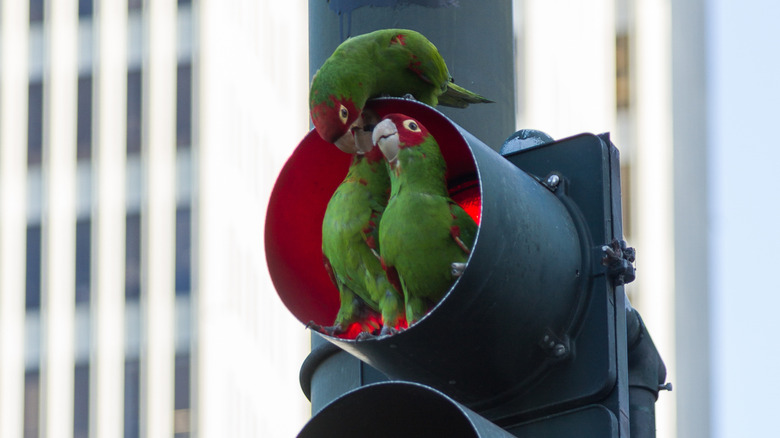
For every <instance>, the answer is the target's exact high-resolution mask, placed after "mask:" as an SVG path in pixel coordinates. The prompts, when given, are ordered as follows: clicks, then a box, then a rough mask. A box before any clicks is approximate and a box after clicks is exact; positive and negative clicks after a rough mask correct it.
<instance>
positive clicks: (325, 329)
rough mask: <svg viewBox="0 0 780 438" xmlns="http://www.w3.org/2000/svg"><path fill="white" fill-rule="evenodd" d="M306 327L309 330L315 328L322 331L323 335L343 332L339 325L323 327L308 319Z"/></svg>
mask: <svg viewBox="0 0 780 438" xmlns="http://www.w3.org/2000/svg"><path fill="white" fill-rule="evenodd" d="M306 328H307V329H309V330H316V331H318V332H320V333H322V334H323V335H328V336H336V335H338V334H340V333H344V329H343V328H342V327H341V326H340V325H333V326H329V327H323V326H321V325H319V324H317V323H316V322H314V321H309V323H308V324H306Z"/></svg>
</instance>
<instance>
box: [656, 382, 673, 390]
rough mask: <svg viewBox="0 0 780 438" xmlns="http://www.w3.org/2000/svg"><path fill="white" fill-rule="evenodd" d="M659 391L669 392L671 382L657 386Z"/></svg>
mask: <svg viewBox="0 0 780 438" xmlns="http://www.w3.org/2000/svg"><path fill="white" fill-rule="evenodd" d="M658 390H659V391H671V390H672V382H666V383H664V384H663V385H658Z"/></svg>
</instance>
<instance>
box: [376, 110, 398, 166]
mask: <svg viewBox="0 0 780 438" xmlns="http://www.w3.org/2000/svg"><path fill="white" fill-rule="evenodd" d="M372 140H373V141H374V144H376V145H377V146H379V149H380V150H381V151H382V155H384V156H385V158H386V159H387V162H388V163H390V164H394V163H395V161H396V160H397V159H398V150H399V147H398V128H397V127H396V126H395V123H393V121H392V120H390V119H385V120H382V121H381V122H379V124H378V125H376V127H374V133H373V135H372Z"/></svg>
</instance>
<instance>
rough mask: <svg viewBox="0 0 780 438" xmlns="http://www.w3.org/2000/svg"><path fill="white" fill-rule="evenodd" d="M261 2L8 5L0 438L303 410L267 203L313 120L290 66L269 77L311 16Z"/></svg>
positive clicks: (157, 428) (269, 425)
mask: <svg viewBox="0 0 780 438" xmlns="http://www.w3.org/2000/svg"><path fill="white" fill-rule="evenodd" d="M256 3H257V2H250V1H246V2H236V3H235V4H234V5H233V6H235V9H231V8H224V7H223V5H222V4H221V3H220V2H197V1H195V2H193V1H189V0H179V1H176V0H169V1H156V0H155V1H149V2H142V1H141V0H129V1H110V0H106V1H94V2H93V1H91V0H88V1H84V0H81V1H79V0H65V1H59V0H58V1H44V0H32V1H30V2H29V3H28V2H17V1H10V0H9V1H3V2H2V6H1V8H0V16H2V27H1V29H2V32H1V33H0V39H1V40H2V63H1V64H0V65H1V66H2V67H0V83H1V84H2V88H0V101H1V102H2V107H0V117H2V122H0V131H1V132H2V142H1V145H0V163H2V164H0V166H2V172H1V173H2V177H0V203H1V205H2V210H1V211H2V214H1V217H0V236H2V237H1V238H0V241H2V245H0V246H1V249H0V277H2V280H1V282H2V283H1V284H2V286H1V287H0V309H2V310H0V321H2V322H0V332H1V333H2V334H1V335H0V388H2V390H0V393H1V394H2V395H1V396H0V436H3V437H121V436H124V437H143V436H146V437H152V436H168V437H170V436H176V437H188V436H197V435H198V433H197V432H196V431H200V435H201V436H289V435H291V434H293V433H294V432H295V431H297V430H298V429H300V427H301V426H302V424H303V422H304V421H305V420H306V418H307V416H308V415H307V410H306V405H305V403H304V401H305V398H304V397H303V395H302V394H301V393H300V391H299V390H298V388H297V369H298V367H299V366H300V363H301V361H302V360H303V357H304V356H305V352H306V347H307V345H308V339H307V334H306V332H305V331H304V330H303V327H302V326H301V325H300V324H298V323H297V321H292V317H291V316H288V314H287V312H286V310H285V309H283V308H282V306H281V304H280V303H277V302H276V301H275V300H274V298H275V294H274V292H273V289H272V287H271V286H270V281H269V280H268V278H267V275H265V276H264V275H263V274H262V272H264V271H265V259H264V255H263V249H262V245H263V241H262V233H263V226H262V223H263V218H264V214H263V212H264V210H263V208H264V205H265V202H267V201H264V199H266V200H267V197H268V193H269V192H270V188H271V186H272V183H273V180H274V178H275V175H276V173H277V172H278V169H279V168H280V167H281V165H282V164H283V162H284V158H285V157H286V154H287V153H289V151H290V150H291V149H292V148H293V147H294V146H295V144H296V143H297V137H298V136H299V135H301V133H302V132H306V130H307V129H308V126H307V117H306V110H305V97H303V96H305V93H306V87H307V82H308V78H307V77H306V76H307V75H306V68H305V64H304V65H303V68H299V70H300V72H301V73H300V74H297V75H296V74H295V73H293V74H289V73H284V74H285V75H286V76H282V72H283V70H282V68H283V67H288V68H290V69H291V71H294V70H295V67H296V66H295V65H289V64H290V62H291V61H289V59H294V58H296V57H299V58H301V59H304V60H305V56H306V27H305V23H306V22H305V20H302V22H301V24H300V25H299V26H293V27H287V28H283V27H281V26H279V22H280V21H281V20H283V18H284V16H285V14H286V13H289V12H290V7H291V5H287V10H286V11H283V10H268V8H267V7H266V5H258V4H256ZM292 7H293V9H294V8H297V11H298V12H300V13H302V15H300V16H301V17H305V12H303V9H304V8H303V4H302V2H298V3H297V4H292ZM226 11H227V12H228V15H225V14H224V12H226ZM257 23H262V29H261V28H260V26H257V25H256V24H257ZM272 27H274V28H275V30H277V31H280V33H277V34H274V33H273V32H268V31H269V30H270V29H269V28H272ZM297 31H300V32H302V33H301V34H300V35H297V36H296V35H294V33H295V32H297ZM207 35H208V37H206V36H207ZM286 37H289V40H288V42H287V43H284V42H282V43H281V44H280V43H279V41H280V40H284V39H285V38H286ZM204 38H208V39H204ZM258 38H259V39H258ZM204 41H205V42H204ZM280 45H281V46H285V45H286V47H285V49H286V50H284V51H283V52H280V51H279V50H278V49H279V47H280ZM221 57H227V59H228V61H227V62H223V63H222V64H221V65H209V63H213V62H222V61H221V60H220V58H221ZM263 57H267V58H263ZM230 63H232V65H228V64H230ZM269 65H278V68H269ZM241 69H245V70H246V72H245V77H243V78H240V80H241V82H236V81H237V80H238V79H237V75H236V73H235V72H236V71H238V70H241ZM263 76H266V77H263ZM268 76H271V77H268ZM263 80H266V81H268V85H267V86H265V87H262V88H258V87H255V86H253V85H251V84H252V83H253V82H257V81H263ZM271 84H273V85H271ZM301 89H302V90H303V91H296V90H301ZM226 90H227V91H226ZM290 90H292V91H290ZM266 93H267V94H266ZM285 93H287V95H286V96H285ZM296 93H298V94H296ZM267 97H271V98H272V99H274V100H275V101H277V102H284V101H285V100H286V99H290V100H291V101H292V102H293V103H291V104H288V105H286V107H285V108H283V109H281V110H280V111H278V112H277V113H276V114H271V113H268V112H264V110H263V108H264V107H266V106H265V105H264V104H262V100H263V99H265V98H267ZM204 105H210V106H209V107H208V108H207V107H205V106H204ZM271 115H272V116H273V117H277V116H278V115H282V116H283V117H286V122H284V123H274V122H273V121H272V120H270V119H266V120H263V117H268V116H271ZM269 126H276V127H277V128H279V129H280V131H278V132H276V133H270V134H269V132H268V127H269ZM258 143H259V144H258ZM271 145H273V146H271ZM228 156H229V158H227V157H228ZM279 393H285V394H289V395H286V396H283V397H279V396H278V395H275V396H272V394H279ZM272 399H273V400H272ZM277 410H279V411H281V412H284V413H283V414H281V415H279V414H278V412H279V411H277ZM272 411H273V412H274V414H273V415H270V414H269V413H270V412H272ZM198 412H208V413H209V414H208V415H203V414H201V415H198V414H197V413H198ZM226 432H227V433H226Z"/></svg>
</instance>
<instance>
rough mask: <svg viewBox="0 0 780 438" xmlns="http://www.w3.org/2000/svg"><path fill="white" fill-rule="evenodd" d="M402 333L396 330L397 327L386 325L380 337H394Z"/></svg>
mask: <svg viewBox="0 0 780 438" xmlns="http://www.w3.org/2000/svg"><path fill="white" fill-rule="evenodd" d="M400 332H401V331H400V330H398V329H396V328H395V327H391V326H389V325H386V326H384V327H382V330H381V331H380V332H379V337H383V336H392V335H394V334H396V333H400Z"/></svg>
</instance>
